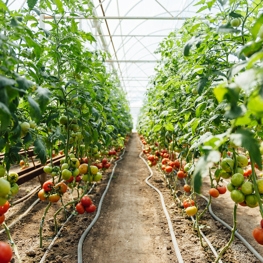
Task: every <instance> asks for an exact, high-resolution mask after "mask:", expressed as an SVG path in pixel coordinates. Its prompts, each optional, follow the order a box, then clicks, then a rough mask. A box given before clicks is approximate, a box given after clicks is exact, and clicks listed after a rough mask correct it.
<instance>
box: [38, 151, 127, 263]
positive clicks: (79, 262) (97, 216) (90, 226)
mask: <svg viewBox="0 0 263 263" xmlns="http://www.w3.org/2000/svg"><path fill="white" fill-rule="evenodd" d="M124 153H125V149H124V151H123V153H122V154H121V156H120V159H119V160H117V161H116V162H115V165H114V167H113V170H112V173H111V176H110V179H109V182H108V184H107V187H106V189H105V190H104V192H103V194H102V197H101V199H100V202H99V206H98V210H97V213H96V216H95V217H94V219H93V220H92V222H91V223H90V225H89V226H88V228H87V229H86V230H85V231H84V233H83V234H82V236H81V238H80V240H79V244H78V263H82V262H83V261H82V249H83V242H84V240H85V238H86V236H87V234H88V233H89V231H90V230H91V228H92V227H93V226H94V224H95V223H96V222H97V220H98V218H99V216H100V211H101V207H102V203H103V200H104V197H105V195H106V194H107V192H108V189H109V187H110V183H111V180H112V177H113V174H114V171H115V168H116V166H117V165H118V162H119V161H121V160H122V157H123V155H124ZM40 263H42V262H40Z"/></svg>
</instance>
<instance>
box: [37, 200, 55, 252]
mask: <svg viewBox="0 0 263 263" xmlns="http://www.w3.org/2000/svg"><path fill="white" fill-rule="evenodd" d="M51 205H52V203H51V202H49V204H48V206H47V207H46V209H45V212H44V215H43V216H42V219H41V223H40V228H39V239H40V243H39V247H40V248H42V240H43V237H42V230H43V225H44V221H45V218H46V215H47V212H48V209H49V208H50V207H51Z"/></svg>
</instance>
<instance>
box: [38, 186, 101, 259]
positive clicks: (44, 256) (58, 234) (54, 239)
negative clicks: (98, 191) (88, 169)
mask: <svg viewBox="0 0 263 263" xmlns="http://www.w3.org/2000/svg"><path fill="white" fill-rule="evenodd" d="M95 185H96V183H94V184H93V185H92V187H91V189H90V190H89V192H88V193H87V194H88V195H89V194H90V193H91V192H92V190H93V188H94V186H95ZM74 215H75V212H73V213H72V214H71V215H70V216H69V217H68V219H67V220H66V221H65V222H64V224H63V225H62V226H61V228H60V229H59V231H58V233H57V234H56V236H55V237H54V238H53V240H52V242H51V243H50V245H49V246H48V248H47V250H46V252H45V254H44V255H43V257H42V258H41V260H40V262H39V263H44V262H45V260H46V257H47V254H48V252H49V251H50V250H51V248H52V247H53V245H54V243H55V241H56V240H57V239H58V237H59V236H60V234H61V231H62V229H63V228H64V226H65V225H66V224H67V222H68V221H69V220H70V219H71V218H72V217H73V216H74Z"/></svg>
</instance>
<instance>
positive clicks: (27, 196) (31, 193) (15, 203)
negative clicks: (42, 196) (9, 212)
mask: <svg viewBox="0 0 263 263" xmlns="http://www.w3.org/2000/svg"><path fill="white" fill-rule="evenodd" d="M40 188H41V186H38V187H36V188H34V189H33V190H32V191H31V192H30V193H28V194H27V195H26V196H24V197H22V198H20V199H18V200H17V201H15V202H14V203H12V207H14V206H15V205H17V204H19V203H21V202H22V201H24V200H26V199H27V198H29V197H31V196H32V195H33V194H34V193H35V192H36V191H38V190H39V189H40Z"/></svg>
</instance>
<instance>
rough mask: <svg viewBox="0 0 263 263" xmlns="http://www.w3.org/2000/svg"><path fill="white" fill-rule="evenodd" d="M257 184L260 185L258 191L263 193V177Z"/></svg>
mask: <svg viewBox="0 0 263 263" xmlns="http://www.w3.org/2000/svg"><path fill="white" fill-rule="evenodd" d="M257 185H258V191H259V193H260V194H263V179H259V180H257Z"/></svg>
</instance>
